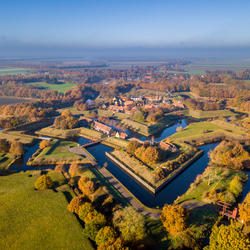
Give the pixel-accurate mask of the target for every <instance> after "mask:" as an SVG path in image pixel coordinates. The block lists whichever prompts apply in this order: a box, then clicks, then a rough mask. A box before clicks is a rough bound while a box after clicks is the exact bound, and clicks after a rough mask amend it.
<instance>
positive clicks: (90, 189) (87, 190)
mask: <svg viewBox="0 0 250 250" xmlns="http://www.w3.org/2000/svg"><path fill="white" fill-rule="evenodd" d="M82 192H83V193H84V194H85V195H87V196H89V195H91V194H93V193H94V192H95V183H94V182H93V181H92V180H89V181H87V182H86V183H85V185H84V187H83V190H82Z"/></svg>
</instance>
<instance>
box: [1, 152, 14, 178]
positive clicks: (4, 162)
mask: <svg viewBox="0 0 250 250" xmlns="http://www.w3.org/2000/svg"><path fill="white" fill-rule="evenodd" d="M15 158H16V156H15V155H14V154H12V153H7V154H4V153H0V174H1V172H4V170H5V169H6V167H7V166H8V165H9V164H10V163H11V162H12V161H13V160H14V159H15Z"/></svg>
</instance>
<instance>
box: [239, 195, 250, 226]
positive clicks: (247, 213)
mask: <svg viewBox="0 0 250 250" xmlns="http://www.w3.org/2000/svg"><path fill="white" fill-rule="evenodd" d="M239 215H240V219H241V220H243V223H244V225H246V226H249V225H250V192H249V193H248V194H247V196H246V198H245V199H244V201H243V202H242V203H241V204H239Z"/></svg>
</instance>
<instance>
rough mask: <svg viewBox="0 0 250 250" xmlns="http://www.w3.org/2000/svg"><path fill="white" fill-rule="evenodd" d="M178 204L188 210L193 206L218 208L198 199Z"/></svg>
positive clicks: (215, 209)
mask: <svg viewBox="0 0 250 250" xmlns="http://www.w3.org/2000/svg"><path fill="white" fill-rule="evenodd" d="M180 206H182V207H183V208H186V209H188V210H189V209H193V208H197V207H199V208H204V209H210V210H213V211H217V210H218V208H217V207H216V206H215V205H212V204H207V203H203V202H200V201H187V202H184V203H182V204H180Z"/></svg>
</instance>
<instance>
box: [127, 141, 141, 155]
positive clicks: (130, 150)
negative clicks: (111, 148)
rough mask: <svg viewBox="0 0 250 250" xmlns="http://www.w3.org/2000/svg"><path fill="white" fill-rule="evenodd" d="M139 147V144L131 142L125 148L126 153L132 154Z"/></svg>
mask: <svg viewBox="0 0 250 250" xmlns="http://www.w3.org/2000/svg"><path fill="white" fill-rule="evenodd" d="M140 146H141V143H140V142H138V141H136V140H131V141H130V142H129V143H128V146H127V152H128V153H129V154H134V153H135V151H136V149H137V148H139V147H140Z"/></svg>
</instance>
